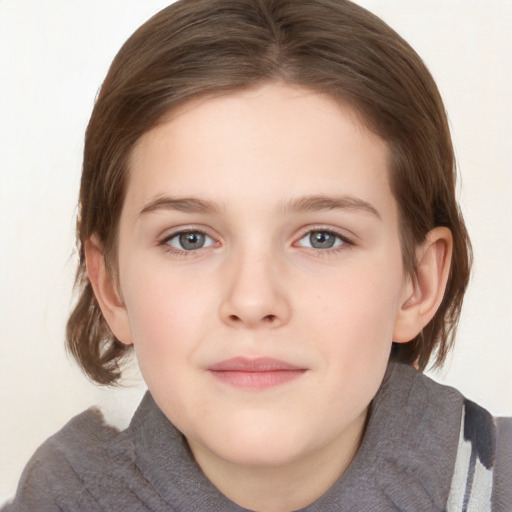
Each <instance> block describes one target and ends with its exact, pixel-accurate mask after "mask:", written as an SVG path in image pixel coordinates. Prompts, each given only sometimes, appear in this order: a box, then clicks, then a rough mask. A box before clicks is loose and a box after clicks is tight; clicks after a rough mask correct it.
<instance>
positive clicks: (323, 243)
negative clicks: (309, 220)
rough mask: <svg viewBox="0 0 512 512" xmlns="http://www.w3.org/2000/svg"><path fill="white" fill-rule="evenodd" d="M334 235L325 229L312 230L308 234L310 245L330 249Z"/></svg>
mask: <svg viewBox="0 0 512 512" xmlns="http://www.w3.org/2000/svg"><path fill="white" fill-rule="evenodd" d="M335 239H336V237H335V236H334V235H331V234H330V233H327V232H325V231H314V232H313V233H311V234H310V235H309V241H310V242H311V246H312V247H314V248H315V249H330V248H331V247H333V246H334V242H335Z"/></svg>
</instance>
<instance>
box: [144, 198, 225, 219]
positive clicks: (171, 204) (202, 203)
mask: <svg viewBox="0 0 512 512" xmlns="http://www.w3.org/2000/svg"><path fill="white" fill-rule="evenodd" d="M158 210H175V211H180V212H189V213H217V212H219V210H220V208H219V207H218V206H217V204H215V203H214V202H213V201H209V200H205V199H197V198H195V197H180V198H175V197H169V196H162V197H157V198H156V199H153V200H152V201H150V202H149V203H148V204H147V205H146V206H144V208H142V210H141V211H140V213H139V215H146V214H148V213H152V212H155V211H158Z"/></svg>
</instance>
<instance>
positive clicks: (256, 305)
mask: <svg viewBox="0 0 512 512" xmlns="http://www.w3.org/2000/svg"><path fill="white" fill-rule="evenodd" d="M226 265H227V267H228V269H227V274H228V275H227V286H226V288H225V295H224V297H223V301H222V304H221V316H222V318H223V320H224V321H225V322H227V323H230V324H236V325H245V326H247V327H254V326H258V325H267V326H278V325H282V324H283V323H286V322H287V321H288V318H289V311H290V308H289V304H288V300H287V297H286V292H285V287H283V286H282V285H283V283H282V282H281V281H282V278H283V276H282V273H281V272H280V267H281V265H280V261H279V258H278V257H277V255H276V254H274V253H273V252H272V250H271V249H269V248H268V247H261V245H260V246H258V244H247V245H245V246H244V247H240V248H238V249H236V250H233V254H232V256H231V257H230V258H229V259H228V260H227V261H226Z"/></svg>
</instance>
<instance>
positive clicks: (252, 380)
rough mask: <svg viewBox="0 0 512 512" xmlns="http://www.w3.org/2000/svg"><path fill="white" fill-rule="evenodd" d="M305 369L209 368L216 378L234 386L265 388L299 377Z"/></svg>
mask: <svg viewBox="0 0 512 512" xmlns="http://www.w3.org/2000/svg"><path fill="white" fill-rule="evenodd" d="M305 371H306V370H300V369H297V370H271V371H261V372H258V371H256V372H249V371H239V370H222V371H218V370H210V373H211V374H212V375H213V376H214V377H215V378H216V379H218V380H220V381H222V382H224V383H225V384H229V385H230V386H233V387H236V388H244V389H256V390H257V389H267V388H272V387H276V386H280V385H282V384H286V383H287V382H290V381H292V380H295V379H297V378H299V377H300V376H301V375H303V374H304V373H305Z"/></svg>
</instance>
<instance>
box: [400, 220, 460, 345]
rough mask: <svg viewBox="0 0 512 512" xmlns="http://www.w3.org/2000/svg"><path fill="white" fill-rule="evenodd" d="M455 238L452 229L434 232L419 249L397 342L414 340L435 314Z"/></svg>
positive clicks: (406, 290)
mask: <svg viewBox="0 0 512 512" xmlns="http://www.w3.org/2000/svg"><path fill="white" fill-rule="evenodd" d="M452 248H453V239H452V234H451V232H450V230H449V229H448V228H444V227H437V228H434V229H433V230H432V231H430V232H429V233H428V235H427V237H426V240H425V242H424V243H423V244H422V245H420V246H419V247H418V248H417V250H416V261H417V266H416V272H415V274H414V276H411V277H410V278H409V279H408V280H407V282H406V283H405V285H404V289H403V293H402V298H401V306H400V310H399V312H398V315H397V318H396V321H395V328H394V331H393V341H394V342H396V343H406V342H408V341H411V340H412V339H414V338H415V337H416V336H417V335H418V334H419V333H420V332H421V330H422V329H423V327H425V326H426V325H427V324H428V323H429V322H430V320H432V318H433V317H434V315H435V313H436V311H437V309H438V308H439V306H440V304H441V301H442V300H443V297H444V291H445V289H446V283H447V281H448V276H449V274H450V262H451V258H452Z"/></svg>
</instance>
